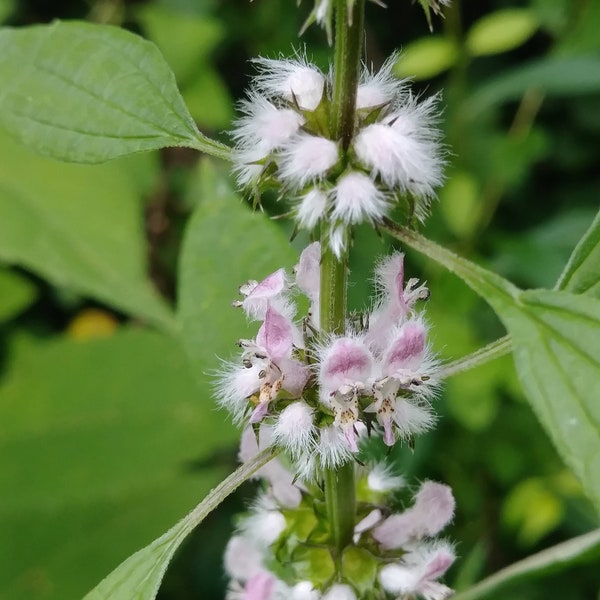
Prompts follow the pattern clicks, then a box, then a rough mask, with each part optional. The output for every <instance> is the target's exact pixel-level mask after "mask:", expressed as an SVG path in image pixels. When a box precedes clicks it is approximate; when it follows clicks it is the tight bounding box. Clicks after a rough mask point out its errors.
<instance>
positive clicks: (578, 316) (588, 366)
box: [386, 224, 600, 510]
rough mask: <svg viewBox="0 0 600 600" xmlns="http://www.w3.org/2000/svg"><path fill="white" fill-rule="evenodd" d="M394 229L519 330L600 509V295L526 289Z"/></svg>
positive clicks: (535, 401)
mask: <svg viewBox="0 0 600 600" xmlns="http://www.w3.org/2000/svg"><path fill="white" fill-rule="evenodd" d="M386 228H387V230H388V231H389V232H390V233H392V235H395V236H396V237H397V238H398V239H400V240H402V241H403V242H405V243H407V244H408V245H410V246H412V247H414V248H415V249H417V250H419V251H421V252H423V253H424V254H426V255H427V256H429V257H430V258H432V259H434V260H436V261H437V262H439V263H440V264H442V265H444V266H445V267H446V268H448V269H449V270H451V271H453V272H454V273H455V274H456V275H458V276H459V277H460V278H461V279H463V280H464V281H465V282H466V283H467V284H468V285H469V286H470V287H471V288H472V289H473V290H474V291H475V292H477V293H478V294H479V295H480V296H482V297H483V298H485V299H486V300H487V301H488V302H489V304H490V305H491V306H492V308H493V309H494V310H495V311H496V313H497V314H498V316H499V317H500V319H501V320H502V322H503V323H504V325H505V326H506V328H507V330H508V332H509V334H510V335H511V338H512V347H513V353H514V359H515V366H516V368H517V373H518V375H519V379H520V380H521V384H522V386H523V388H524V389H525V392H526V394H527V398H528V400H529V402H530V404H531V406H532V408H533V410H534V411H535V413H536V414H537V416H538V418H539V420H540V422H541V423H542V425H543V426H544V427H545V429H546V431H547V432H548V434H549V435H550V437H551V439H552V440H553V442H554V444H555V445H556V447H557V449H558V451H559V452H560V454H561V456H562V457H563V459H564V460H565V462H566V463H567V464H568V465H569V466H570V467H571V469H573V471H574V473H575V474H576V475H577V476H578V477H579V479H580V480H581V482H582V484H583V487H584V489H585V491H586V493H587V495H588V496H589V497H590V499H591V500H592V501H593V502H594V503H595V505H596V508H597V509H599V510H600V405H598V402H597V398H598V397H599V396H600V301H598V300H597V299H595V298H591V297H588V296H581V295H574V294H570V293H567V292H563V291H553V290H531V291H521V290H519V289H518V288H516V287H515V286H513V285H512V284H511V283H509V282H508V281H506V280H505V279H502V278H501V277H499V276H498V275H496V274H495V273H491V272H490V271H487V270H486V269H483V268H482V267H480V266H478V265H475V264H473V263H471V262H469V261H467V260H465V259H463V258H461V257H459V256H456V255H455V254H453V253H452V252H450V251H449V250H447V249H445V248H442V247H441V246H438V245H437V244H434V243H433V242H430V241H429V240H427V239H426V238H424V237H422V236H420V235H419V234H417V233H415V232H414V231H411V230H409V229H406V228H404V227H399V226H396V225H393V224H388V225H387V226H386Z"/></svg>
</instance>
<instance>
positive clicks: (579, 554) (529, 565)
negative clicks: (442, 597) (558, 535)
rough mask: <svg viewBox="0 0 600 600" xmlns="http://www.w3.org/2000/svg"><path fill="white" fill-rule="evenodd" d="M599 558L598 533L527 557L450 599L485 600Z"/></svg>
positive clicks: (599, 536) (595, 531)
mask: <svg viewBox="0 0 600 600" xmlns="http://www.w3.org/2000/svg"><path fill="white" fill-rule="evenodd" d="M598 558H600V529H596V530H594V531H591V532H590V533H586V534H584V535H580V536H578V537H575V538H573V539H571V540H568V541H567V542H563V543H561V544H557V545H556V546H552V547H551V548H548V549H546V550H542V551H541V552H538V553H537V554H534V555H532V556H529V557H527V558H526V559H524V560H521V561H519V562H517V563H514V564H513V565H510V567H506V568H505V569H502V570H501V571H498V572H497V573H495V574H494V575H492V576H491V577H488V578H487V579H484V580H483V581H481V582H480V583H478V584H477V585H475V586H473V587H472V588H471V589H469V590H467V591H465V592H459V593H458V594H455V595H454V596H452V598H453V599H454V600H479V599H481V600H485V599H487V598H490V597H491V596H492V595H493V594H495V592H497V591H498V590H500V589H502V588H504V587H506V586H508V585H512V584H514V583H517V582H519V581H523V580H529V579H533V578H534V577H541V576H542V575H546V574H549V573H556V572H558V571H561V570H564V569H567V568H568V567H570V566H572V565H575V564H578V563H581V562H591V561H594V560H598ZM507 597H508V596H507Z"/></svg>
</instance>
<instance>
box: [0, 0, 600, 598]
mask: <svg viewBox="0 0 600 600" xmlns="http://www.w3.org/2000/svg"><path fill="white" fill-rule="evenodd" d="M389 5H390V6H389V7H388V9H387V10H384V9H382V8H379V7H376V6H375V5H369V7H368V13H367V24H368V25H367V26H368V30H367V34H366V53H367V61H368V62H369V63H371V62H372V63H373V64H374V65H375V66H378V65H380V64H381V63H382V61H383V60H384V59H385V57H387V56H388V55H389V54H390V53H391V52H393V51H395V50H401V51H402V53H401V54H400V57H399V59H398V62H397V64H396V66H395V70H396V72H397V74H398V75H399V76H411V77H413V78H414V79H415V86H416V88H417V89H418V90H419V91H420V92H422V93H425V94H431V93H435V92H437V91H438V90H443V96H442V104H443V106H444V116H443V127H444V128H445V132H446V133H445V136H446V141H447V144H448V148H449V151H450V153H449V158H448V169H447V175H448V177H447V183H446V186H445V187H444V189H443V190H442V191H441V193H440V202H439V204H437V205H436V206H435V210H434V214H433V215H432V217H431V219H430V221H429V222H428V224H427V227H426V229H425V232H426V234H427V235H428V236H429V237H432V238H433V239H436V240H438V241H440V242H442V243H445V244H447V245H450V246H451V247H453V248H454V249H456V250H457V251H458V252H460V253H461V254H463V255H465V256H468V257H470V258H472V259H474V260H476V261H478V262H481V263H483V264H485V265H486V266H488V267H490V268H493V269H495V270H497V271H498V272H500V273H501V274H502V275H503V276H505V277H507V278H509V279H511V280H512V281H513V282H515V283H516V284H518V285H520V286H522V287H524V288H528V287H539V286H545V287H552V286H553V284H554V281H555V280H556V277H557V276H558V274H559V272H560V270H561V268H562V266H563V265H564V264H565V262H566V260H567V257H568V255H569V253H570V251H571V250H572V248H573V247H574V246H575V244H576V242H577V240H578V238H579V237H580V236H581V234H582V233H583V232H584V230H585V229H586V227H587V226H588V225H589V224H590V223H591V221H592V219H593V217H594V214H595V213H596V211H597V210H598V206H599V202H598V198H599V193H600V168H598V167H599V165H600V111H598V106H599V102H600V3H598V2H597V1H595V0H529V1H527V0H512V1H510V0H481V1H479V2H459V1H458V0H454V2H453V3H452V6H451V7H450V8H449V9H448V10H447V12H446V18H445V19H444V20H443V21H440V20H438V21H437V22H436V23H435V31H434V33H430V32H429V31H428V28H427V25H426V22H425V20H424V19H423V16H422V14H421V11H420V10H419V9H418V7H417V6H415V5H413V4H412V3H411V2H409V1H408V0H406V1H405V0H403V1H400V0H390V2H389ZM309 8H310V6H309V3H306V2H304V3H303V4H302V5H301V6H300V9H298V8H296V3H295V2H293V1H292V0H255V2H253V3H249V2H246V1H245V0H223V1H220V2H218V1H217V0H149V1H143V0H138V1H131V2H129V1H127V2H126V1H123V0H56V1H55V2H52V3H48V2H44V1H43V0H0V20H2V22H3V23H4V24H8V25H16V26H20V25H27V24H31V23H40V22H42V23H43V22H49V21H51V20H52V19H55V18H61V19H71V18H78V19H88V20H91V21H96V22H102V23H112V24H115V25H121V26H124V27H127V28H129V29H131V30H133V31H136V32H138V33H140V34H142V35H144V36H146V37H147V38H149V39H151V40H152V41H154V42H155V43H156V44H157V45H158V46H159V48H160V50H161V51H162V52H163V54H164V56H165V57H166V59H167V61H168V62H169V64H170V66H171V67H172V68H173V71H174V72H175V75H176V78H177V81H178V84H179V86H180V89H181V90H182V93H183V96H184V98H185V100H186V102H187V104H188V106H189V107H190V110H191V113H192V115H193V116H194V118H195V119H196V120H197V122H198V124H199V126H200V127H201V129H202V130H203V131H205V132H206V133H207V134H209V135H211V136H214V137H218V138H220V139H223V140H225V141H226V140H227V136H226V134H225V133H224V131H225V130H226V129H227V127H228V124H229V123H230V121H231V119H232V118H233V116H234V114H235V100H236V99H239V98H240V96H241V94H242V93H243V90H244V88H245V86H246V84H247V82H248V78H249V75H250V74H251V72H252V67H251V65H250V64H249V62H248V61H249V59H250V58H251V57H254V56H256V55H259V54H260V55H267V56H276V55H278V53H280V52H283V53H286V54H288V53H289V52H290V49H291V44H294V45H295V47H299V46H300V47H302V45H304V44H306V46H307V48H308V49H309V50H308V53H309V56H312V57H313V58H314V60H315V61H316V62H317V63H319V64H321V65H322V66H325V65H326V64H327V60H328V58H327V57H328V52H329V49H328V48H327V45H326V43H325V37H324V35H323V33H322V32H321V31H319V30H318V29H315V28H311V29H309V30H308V31H307V33H306V34H305V35H304V37H303V38H302V39H301V40H300V41H298V39H297V32H298V31H299V29H300V27H301V25H302V23H303V20H304V19H305V18H306V15H307V12H308V10H309ZM265 210H266V212H267V213H268V214H273V215H275V214H278V213H281V212H283V209H282V207H281V206H279V205H277V204H276V203H275V202H274V201H273V200H272V199H269V198H266V199H265ZM290 233H291V232H290V226H289V224H288V223H286V222H285V220H278V221H267V220H266V219H263V218H262V217H260V216H258V215H255V216H252V215H251V214H250V211H249V210H248V207H247V206H246V205H244V204H243V203H242V202H240V200H239V198H238V197H237V196H236V194H235V192H234V191H233V190H232V189H231V184H230V182H229V181H228V178H227V170H226V165H222V164H218V163H215V162H210V161H207V160H201V161H199V160H198V156H197V154H196V153H194V152H191V151H186V150H181V149H178V150H175V149H169V150H165V151H163V152H160V153H155V154H146V155H138V156H134V157H131V158H128V159H125V160H118V161H113V162H111V163H107V164H105V165H102V166H98V167H88V166H78V165H67V164H62V163H58V162H54V161H51V160H47V159H42V158H39V157H37V156H34V155H32V154H30V153H29V152H27V151H25V150H23V149H22V148H20V147H18V146H17V145H15V143H14V142H12V141H11V140H10V139H9V138H8V137H7V135H6V134H4V133H1V132H0V331H1V341H0V369H1V372H0V376H1V379H0V446H1V447H2V452H1V453H0V482H1V488H0V489H1V490H2V494H1V496H0V531H1V532H2V535H1V537H0V598H2V599H6V600H21V599H25V598H27V599H32V600H38V599H39V600H69V599H71V598H73V599H75V598H79V597H81V596H82V595H83V594H84V593H85V592H86V591H88V590H89V589H90V588H91V587H93V585H95V583H97V581H98V580H99V579H100V578H101V577H103V576H104V575H105V574H107V573H108V572H109V571H110V570H111V569H112V568H113V567H114V566H116V565H117V564H118V563H119V562H120V561H122V560H123V559H124V558H125V557H126V556H128V555H129V554H130V553H131V552H133V551H134V550H136V549H137V548H139V547H141V546H143V545H144V544H146V543H148V542H149V541H150V540H152V539H153V538H155V537H157V536H158V535H159V534H160V533H162V531H164V530H165V529H166V528H167V527H168V526H169V525H171V524H172V523H174V522H175V521H176V520H177V519H178V518H179V517H180V516H182V515H183V514H184V513H185V512H186V511H187V510H189V509H190V508H191V507H192V506H193V505H194V504H195V503H196V502H197V501H198V500H199V499H200V498H201V497H202V496H203V495H204V494H205V493H206V492H207V491H208V490H209V489H210V487H211V486H213V485H214V484H215V483H216V482H217V481H218V480H219V479H221V478H222V477H223V476H224V475H226V474H227V473H228V472H230V471H232V470H233V469H234V468H235V466H236V440H237V437H238V433H237V432H236V431H235V430H234V428H233V427H232V426H231V424H230V422H229V421H228V419H227V417H226V415H225V414H224V413H222V412H218V411H216V410H215V408H214V404H213V402H212V401H211V383H210V381H211V379H210V372H211V370H214V369H216V368H218V366H219V360H218V358H217V357H228V356H230V355H231V354H232V351H233V344H234V342H235V340H237V339H238V338H239V337H243V336H244V334H245V333H246V331H247V330H246V329H245V324H244V322H243V319H242V317H241V315H239V314H238V313H237V312H235V311H233V310H232V309H231V308H230V301H231V300H233V299H234V298H235V294H236V289H237V286H238V285H239V284H240V283H242V282H243V281H244V280H246V279H248V278H259V279H260V277H262V276H264V275H266V274H268V273H269V272H270V270H273V269H274V268H276V267H278V266H280V265H281V263H282V262H283V263H284V265H285V266H286V267H288V268H289V267H291V266H292V265H293V264H294V260H295V256H296V255H297V254H296V253H297V251H298V250H299V249H300V248H301V247H302V245H303V244H304V243H305V242H306V241H307V240H306V238H302V237H300V238H297V239H296V240H295V241H294V244H293V246H294V250H292V249H289V248H288V244H287V239H288V238H289V235H290ZM391 248H392V243H391V241H390V240H389V239H387V238H385V237H380V236H378V235H376V234H375V233H374V232H372V231H370V230H368V229H367V228H359V229H358V231H357V232H356V238H355V244H354V247H353V250H352V266H353V269H352V274H351V281H352V287H351V290H350V295H351V298H350V302H351V305H352V307H353V308H355V309H361V308H363V307H365V305H366V303H367V301H366V298H367V297H368V294H369V292H370V291H371V288H370V285H371V284H370V279H369V278H370V273H371V270H372V265H373V262H374V260H375V259H376V257H377V256H379V255H382V254H385V253H388V252H389V251H390V249H391ZM408 255H409V262H408V265H409V266H408V268H409V271H410V273H411V275H417V274H418V275H421V276H422V277H425V278H426V279H427V280H428V281H429V283H430V287H431V289H432V292H433V294H432V299H431V300H430V302H429V305H428V312H427V318H428V320H429V321H430V322H431V323H432V325H433V337H434V340H433V341H434V346H435V348H436V350H437V351H438V352H439V353H440V355H441V356H442V357H443V358H444V359H452V358H457V357H459V356H461V355H464V354H467V353H469V352H471V351H473V350H474V349H476V348H477V347H479V346H481V345H482V344H484V343H487V342H489V341H492V340H494V339H496V338H497V337H500V336H501V335H503V330H502V327H501V326H500V324H499V322H498V320H497V319H496V318H495V317H494V315H493V313H492V312H491V310H489V309H488V308H487V307H486V306H485V304H484V303H483V302H482V301H481V300H480V299H478V298H477V297H476V296H475V295H473V294H472V293H471V292H470V291H469V290H468V289H467V288H466V287H465V286H464V285H463V284H462V283H461V282H459V281H458V280H456V279H455V278H453V277H452V276H450V275H448V274H447V273H445V272H444V271H442V270H441V269H440V268H439V267H436V266H435V265H433V264H431V263H429V262H427V261H426V260H424V259H423V258H422V257H420V256H418V255H416V254H414V253H412V252H409V253H408ZM574 376H575V377H576V374H574ZM437 408H438V410H439V412H440V421H439V428H438V429H437V430H436V431H435V432H434V433H432V434H430V435H427V436H425V437H424V438H421V439H420V440H419V441H418V443H417V446H416V448H415V450H414V452H412V451H411V450H410V449H408V448H406V447H401V448H400V447H398V448H395V449H394V450H393V452H392V456H391V457H390V458H391V459H393V460H394V464H395V465H396V468H397V470H398V471H399V472H402V473H404V474H405V475H407V476H408V478H409V479H413V480H415V481H416V480H420V479H425V478H431V479H438V480H440V481H444V482H446V483H448V484H450V485H451V486H452V488H453V489H454V492H455V495H456V497H457V501H458V511H457V516H456V519H455V523H454V525H453V528H452V531H451V532H450V535H451V537H452V538H453V539H456V540H458V553H459V555H460V556H461V560H459V561H458V562H457V565H456V566H455V567H454V569H453V571H452V572H451V573H450V577H449V583H450V584H451V585H454V586H455V587H456V588H457V589H464V588H466V587H468V586H469V585H470V584H471V583H473V582H475V581H477V580H479V579H481V578H482V577H483V576H485V575H486V574H488V573H490V572H494V571H496V570H498V569H499V568H501V567H503V566H505V565H508V564H510V563H512V562H514V561H515V560H518V559H520V558H522V557H524V556H527V555H528V554H531V553H532V552H535V551H537V550H539V549H541V548H544V547H547V546H549V545H552V544H554V543H557V542H559V541H562V540H565V539H568V538H569V537H572V536H574V535H577V534H579V533H583V532H585V531H587V530H589V529H591V528H592V527H595V526H597V525H598V521H597V516H596V515H595V514H594V512H593V510H592V509H591V507H590V505H589V504H588V502H587V501H586V500H585V498H584V497H583V496H582V493H581V490H580V487H579V484H578V482H577V481H576V480H575V479H574V477H573V476H572V475H571V474H570V473H569V472H568V471H567V469H566V468H565V467H564V466H563V464H562V463H561V461H560V459H559V458H558V457H557V455H556V452H555V450H554V448H553V447H552V445H551V443H550V442H549V440H548V438H547V436H546V435H545V433H544V432H543V431H542V430H541V428H540V426H539V424H538V423H537V421H536V418H535V416H534V415H533V414H532V412H531V410H530V408H529V407H528V405H527V404H526V403H525V401H524V398H523V395H522V393H521V392H520V389H519V385H518V383H517V380H516V377H515V374H514V369H513V366H512V362H511V359H510V358H509V357H505V358H503V359H500V360H497V361H495V362H493V363H490V364H488V365H486V366H484V367H481V368H479V369H477V370H475V371H470V372H468V373H465V374H461V375H458V376H456V377H454V378H452V379H450V380H449V381H448V382H447V385H446V389H445V391H444V394H443V397H442V398H441V400H440V401H439V402H438V403H437ZM252 493H253V486H252V485H250V484H248V485H246V486H245V488H244V489H243V490H242V491H241V493H239V494H237V495H236V496H234V497H232V498H231V499H229V500H228V501H227V502H226V503H225V505H224V506H222V509H221V510H219V511H217V512H216V513H215V514H213V515H212V516H211V517H210V518H209V519H208V520H207V521H206V522H205V523H204V524H203V525H202V527H201V528H200V530H199V531H197V532H196V533H195V535H193V536H192V538H191V539H190V540H189V541H188V542H187V543H186V545H185V546H184V547H183V549H182V551H181V552H180V553H179V555H178V557H177V559H176V561H175V563H174V564H173V565H172V568H171V569H170V570H169V572H168V574H167V577H166V580H165V583H164V586H163V589H162V591H161V594H160V598H161V599H162V600H191V599H192V598H202V599H203V600H211V599H213V598H214V599H218V598H222V597H223V589H224V585H225V579H224V576H223V573H222V569H221V554H222V551H223V547H224V545H225V543H226V540H227V538H228V536H229V535H230V532H231V529H232V516H233V514H235V512H236V511H239V510H241V509H243V507H244V506H245V505H246V503H247V502H248V498H250V496H251V494H252ZM597 568H598V566H597V565H595V566H594V565H591V566H590V565H584V566H581V567H577V568H576V569H574V570H571V571H569V572H568V573H566V574H557V575H550V576H548V577H547V578H546V579H544V580H537V581H532V582H528V583H521V584H519V586H516V587H513V588H511V589H508V590H507V591H506V592H505V593H504V594H500V595H498V596H497V597H498V598H510V599H513V600H514V599H520V598H523V599H527V600H536V599H538V598H539V599H542V598H544V599H546V598H549V597H563V598H569V599H572V600H579V599H581V600H587V599H590V598H594V597H596V595H597V592H598V589H597V587H598V570H597Z"/></svg>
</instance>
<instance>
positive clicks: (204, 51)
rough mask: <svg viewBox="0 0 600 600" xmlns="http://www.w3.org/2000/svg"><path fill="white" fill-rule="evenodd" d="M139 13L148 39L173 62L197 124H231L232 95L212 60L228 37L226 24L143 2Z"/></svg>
mask: <svg viewBox="0 0 600 600" xmlns="http://www.w3.org/2000/svg"><path fill="white" fill-rule="evenodd" d="M137 15H138V18H139V19H140V22H141V24H142V26H143V27H144V29H145V31H146V34H147V36H148V38H149V39H150V40H152V41H153V42H154V43H155V44H156V45H157V46H158V48H159V50H160V51H161V53H162V54H163V56H164V57H165V59H166V61H167V62H168V63H169V65H171V67H172V69H173V73H174V74H175V78H176V79H177V83H178V85H179V87H180V89H181V93H182V96H183V99H184V101H185V104H186V106H187V107H188V109H189V111H190V114H191V115H192V117H193V118H194V120H195V121H196V123H198V124H199V125H200V126H204V127H210V128H212V129H217V128H221V127H227V126H228V125H229V123H230V122H231V119H232V118H233V110H232V103H231V98H230V96H229V93H228V91H227V88H226V86H225V85H224V83H223V81H222V79H221V77H220V75H219V74H218V73H217V71H216V70H215V69H214V67H213V66H212V64H211V60H210V59H211V54H212V52H213V51H214V49H215V47H216V46H217V45H218V44H219V42H221V41H222V40H223V38H224V37H225V28H224V26H223V24H222V23H221V22H220V21H218V20H217V19H215V18H214V17H211V16H210V15H206V14H202V15H195V14H190V12H189V11H178V10H173V9H172V8H169V7H167V6H164V5H160V4H145V5H142V6H141V7H140V9H139V11H137ZM174 31H176V32H177V35H173V32H174Z"/></svg>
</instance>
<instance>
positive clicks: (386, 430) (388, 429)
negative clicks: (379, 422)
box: [383, 419, 396, 446]
mask: <svg viewBox="0 0 600 600" xmlns="http://www.w3.org/2000/svg"><path fill="white" fill-rule="evenodd" d="M383 441H384V442H385V444H386V446H393V445H394V444H395V443H396V436H395V435H394V432H393V430H392V423H391V420H390V419H386V420H385V421H384V422H383Z"/></svg>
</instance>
